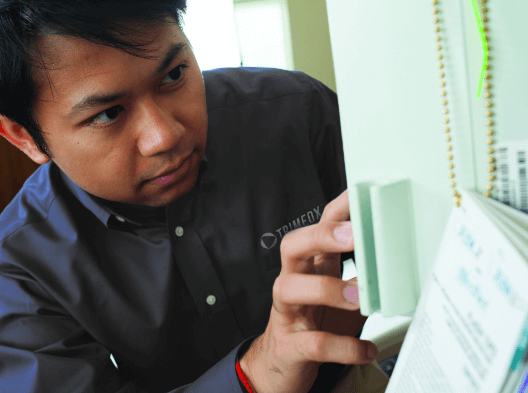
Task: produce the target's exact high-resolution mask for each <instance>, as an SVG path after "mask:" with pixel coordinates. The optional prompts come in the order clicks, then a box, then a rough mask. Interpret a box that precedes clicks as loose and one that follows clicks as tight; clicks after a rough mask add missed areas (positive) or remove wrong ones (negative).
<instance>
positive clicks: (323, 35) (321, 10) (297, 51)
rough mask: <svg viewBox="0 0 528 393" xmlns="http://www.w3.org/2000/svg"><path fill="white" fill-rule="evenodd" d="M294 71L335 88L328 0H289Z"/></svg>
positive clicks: (334, 89)
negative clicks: (327, 9) (301, 72)
mask: <svg viewBox="0 0 528 393" xmlns="http://www.w3.org/2000/svg"><path fill="white" fill-rule="evenodd" d="M288 11H289V14H290V30H291V39H292V50H293V63H294V66H295V70H297V71H303V72H305V73H306V74H308V75H310V76H312V77H314V78H315V79H317V80H320V81H321V82H323V83H324V84H325V85H327V86H328V87H329V88H330V89H332V90H333V91H336V83H335V75H334V62H333V56H332V48H331V46H330V32H329V28H328V14H327V11H326V1H325V0H288Z"/></svg>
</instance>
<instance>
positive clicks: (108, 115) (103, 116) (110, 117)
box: [88, 105, 124, 127]
mask: <svg viewBox="0 0 528 393" xmlns="http://www.w3.org/2000/svg"><path fill="white" fill-rule="evenodd" d="M123 110H124V108H123V107H122V106H121V105H116V106H113V107H111V108H110V109H107V110H105V111H104V112H101V113H99V114H98V115H97V116H95V117H92V118H91V119H90V120H89V121H88V125H90V126H96V127H97V126H106V125H108V124H110V123H113V122H114V120H115V119H117V118H118V117H119V114H120V113H121V112H122V111H123Z"/></svg>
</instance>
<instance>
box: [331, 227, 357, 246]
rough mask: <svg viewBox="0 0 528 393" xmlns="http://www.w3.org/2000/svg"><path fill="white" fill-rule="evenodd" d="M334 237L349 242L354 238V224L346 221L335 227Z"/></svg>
mask: <svg viewBox="0 0 528 393" xmlns="http://www.w3.org/2000/svg"><path fill="white" fill-rule="evenodd" d="M334 237H335V238H336V240H337V241H340V242H344V243H348V241H349V240H350V239H352V237H353V236H352V224H351V223H346V224H344V225H341V226H339V227H337V228H336V229H334Z"/></svg>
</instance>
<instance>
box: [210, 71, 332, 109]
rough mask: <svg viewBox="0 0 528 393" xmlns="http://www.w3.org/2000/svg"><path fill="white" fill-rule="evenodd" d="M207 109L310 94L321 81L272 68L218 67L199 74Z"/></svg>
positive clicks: (301, 73) (301, 74)
mask: <svg viewBox="0 0 528 393" xmlns="http://www.w3.org/2000/svg"><path fill="white" fill-rule="evenodd" d="M203 77H204V83H205V91H206V99H207V108H208V110H209V111H210V110H214V109H218V108H226V107H233V106H237V105H242V104H245V103H248V102H252V101H259V100H271V99H275V98H278V97H283V96H288V95H295V94H310V93H313V92H314V91H315V90H316V88H317V87H318V85H322V83H321V82H319V81H317V80H316V79H314V78H312V77H310V76H308V75H306V74H305V73H304V72H300V71H288V70H282V69H276V68H250V67H240V68H219V69H215V70H210V71H204V72H203Z"/></svg>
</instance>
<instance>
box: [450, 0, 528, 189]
mask: <svg viewBox="0 0 528 393" xmlns="http://www.w3.org/2000/svg"><path fill="white" fill-rule="evenodd" d="M460 7H461V8H463V10H464V13H465V19H464V22H465V34H466V38H467V39H466V41H467V53H468V69H469V78H468V79H469V86H470V87H469V89H470V91H469V95H470V102H471V119H472V121H473V130H474V133H475V152H476V167H477V178H478V188H479V191H484V190H485V187H486V184H487V181H486V175H487V166H488V164H487V162H486V158H487V155H486V148H487V145H486V134H485V132H486V129H487V127H486V126H485V124H484V122H485V116H484V112H485V107H484V102H485V98H484V97H483V95H482V96H481V98H479V99H478V100H477V98H476V93H477V86H478V81H479V75H480V69H481V66H482V56H483V52H482V49H481V46H482V45H481V41H480V36H479V33H478V29H477V24H476V21H475V17H474V14H473V9H472V7H471V1H469V0H461V5H460ZM487 7H488V9H489V11H488V18H489V22H488V26H489V32H488V35H489V37H490V41H489V46H490V48H491V50H490V52H489V54H490V56H492V60H491V65H492V68H491V69H490V70H489V71H490V73H491V75H492V79H491V83H492V90H491V91H492V94H493V97H492V99H493V104H494V105H495V106H494V107H492V111H493V112H494V119H493V120H494V122H495V125H494V127H493V129H494V131H495V133H496V134H495V140H496V141H497V142H503V141H504V142H506V141H518V140H526V139H528V127H527V122H528V23H527V20H528V2H526V1H520V0H501V1H488V3H487ZM448 16H449V15H448Z"/></svg>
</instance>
